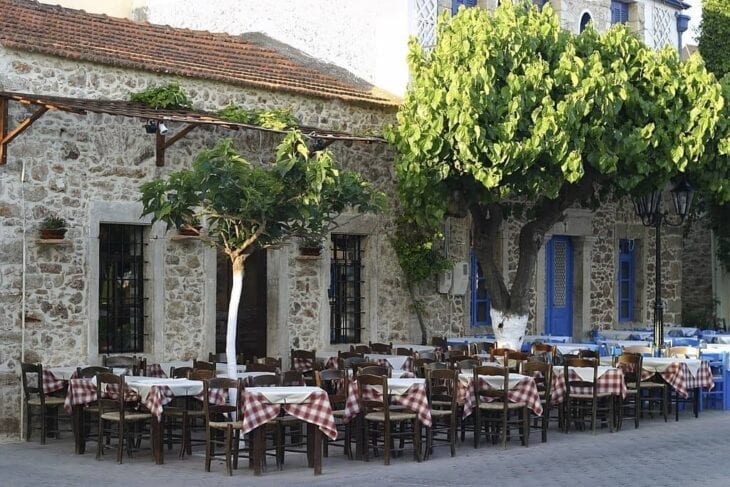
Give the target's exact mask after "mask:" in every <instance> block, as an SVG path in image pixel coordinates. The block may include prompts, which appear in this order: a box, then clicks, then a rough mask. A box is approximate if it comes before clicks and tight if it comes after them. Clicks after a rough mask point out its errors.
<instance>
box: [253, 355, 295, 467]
mask: <svg viewBox="0 0 730 487" xmlns="http://www.w3.org/2000/svg"><path fill="white" fill-rule="evenodd" d="M247 370H248V369H247ZM251 386H252V387H280V386H281V375H279V374H275V375H259V376H256V377H252V378H251ZM293 423H298V419H297V418H294V417H293V416H277V417H276V418H274V419H272V420H271V421H269V422H268V423H266V434H267V436H269V437H270V439H271V440H272V442H273V445H274V446H273V447H272V448H266V447H264V452H263V453H264V455H262V458H264V457H265V455H269V456H273V457H274V458H275V459H276V466H277V468H278V469H279V470H281V469H283V465H284V450H285V445H284V441H285V438H284V436H285V427H286V426H290V425H291V424H293ZM269 451H273V452H272V453H268V452H269Z"/></svg>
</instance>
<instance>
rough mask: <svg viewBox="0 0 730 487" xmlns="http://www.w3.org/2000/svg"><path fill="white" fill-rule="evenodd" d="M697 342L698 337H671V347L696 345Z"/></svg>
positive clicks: (698, 342) (698, 340)
mask: <svg viewBox="0 0 730 487" xmlns="http://www.w3.org/2000/svg"><path fill="white" fill-rule="evenodd" d="M699 344H700V339H699V338H697V337H694V338H693V337H682V338H679V337H678V338H672V346H673V347H696V346H698V345H699Z"/></svg>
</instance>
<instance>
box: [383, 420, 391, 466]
mask: <svg viewBox="0 0 730 487" xmlns="http://www.w3.org/2000/svg"><path fill="white" fill-rule="evenodd" d="M383 463H384V464H385V465H390V421H385V422H383Z"/></svg>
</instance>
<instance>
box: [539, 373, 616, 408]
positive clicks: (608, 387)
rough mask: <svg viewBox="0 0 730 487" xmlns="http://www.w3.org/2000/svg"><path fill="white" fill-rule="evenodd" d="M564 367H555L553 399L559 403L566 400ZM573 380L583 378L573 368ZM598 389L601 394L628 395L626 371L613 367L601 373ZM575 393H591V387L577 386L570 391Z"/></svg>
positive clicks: (554, 402) (571, 374)
mask: <svg viewBox="0 0 730 487" xmlns="http://www.w3.org/2000/svg"><path fill="white" fill-rule="evenodd" d="M563 374H564V369H563V367H555V368H553V385H552V388H553V390H552V394H551V397H552V400H553V404H559V403H561V402H563V401H564V400H565V393H566V390H567V383H566V381H565V377H564V375H563ZM570 379H571V380H581V379H580V377H579V376H578V374H576V373H575V372H573V371H572V370H571V372H570ZM596 389H597V392H598V393H599V394H613V395H617V396H618V395H620V396H621V397H626V383H625V382H624V373H623V371H622V370H621V369H618V368H611V369H609V370H607V371H606V372H604V373H603V374H601V375H600V376H599V377H598V379H597V380H596ZM570 392H571V393H573V394H590V393H591V390H590V389H589V388H583V387H577V388H575V387H574V388H573V389H571V391H570Z"/></svg>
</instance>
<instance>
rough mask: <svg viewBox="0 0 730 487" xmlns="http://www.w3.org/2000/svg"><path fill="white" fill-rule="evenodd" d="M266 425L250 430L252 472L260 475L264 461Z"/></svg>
mask: <svg viewBox="0 0 730 487" xmlns="http://www.w3.org/2000/svg"><path fill="white" fill-rule="evenodd" d="M265 431H266V427H265V426H259V427H258V428H256V429H254V430H253V431H252V432H251V441H252V442H253V445H252V449H253V474H254V475H256V476H260V475H261V466H262V464H263V463H264V458H263V453H264V451H265V449H266V444H265V441H266V433H265Z"/></svg>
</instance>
